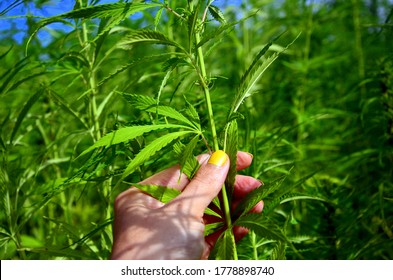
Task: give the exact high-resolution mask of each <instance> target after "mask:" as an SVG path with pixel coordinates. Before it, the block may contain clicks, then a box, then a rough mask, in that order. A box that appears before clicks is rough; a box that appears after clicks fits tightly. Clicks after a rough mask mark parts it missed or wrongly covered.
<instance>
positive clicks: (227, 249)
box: [215, 228, 236, 260]
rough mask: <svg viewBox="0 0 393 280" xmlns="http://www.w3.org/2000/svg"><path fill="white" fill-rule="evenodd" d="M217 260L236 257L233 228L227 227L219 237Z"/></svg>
mask: <svg viewBox="0 0 393 280" xmlns="http://www.w3.org/2000/svg"><path fill="white" fill-rule="evenodd" d="M215 246H217V254H216V256H215V258H216V260H233V259H234V258H235V248H236V243H235V236H234V235H233V231H232V228H229V229H226V230H225V231H224V232H223V234H221V236H220V237H219V238H218V240H217V243H216V245H215Z"/></svg>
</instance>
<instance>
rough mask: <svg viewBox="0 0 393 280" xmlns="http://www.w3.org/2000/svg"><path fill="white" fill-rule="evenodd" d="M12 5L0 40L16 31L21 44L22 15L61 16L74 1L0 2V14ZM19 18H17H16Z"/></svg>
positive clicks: (221, 1)
mask: <svg viewBox="0 0 393 280" xmlns="http://www.w3.org/2000/svg"><path fill="white" fill-rule="evenodd" d="M114 2H118V1H117V0H101V1H99V3H100V4H105V3H114ZM241 2H242V1H241V0H216V1H215V2H214V4H215V5H217V6H225V5H235V6H237V5H240V3H241ZM13 3H18V5H15V7H14V8H13V9H11V10H10V11H8V12H7V13H6V15H3V16H0V38H1V36H2V35H3V36H4V35H5V33H7V32H8V31H10V30H13V31H15V30H18V31H19V32H17V33H16V34H14V35H13V38H14V40H15V41H16V42H18V43H21V42H22V41H23V39H24V38H25V37H26V36H28V35H27V34H26V30H27V24H26V18H24V17H23V16H24V15H27V14H30V15H34V16H38V17H50V16H54V15H58V14H62V13H64V12H68V11H71V10H72V9H73V6H74V3H75V0H51V1H48V3H46V4H44V5H43V6H42V7H40V8H37V7H36V6H35V5H34V3H29V4H28V5H25V4H23V1H22V0H0V12H2V11H4V10H5V9H6V8H7V7H9V6H10V5H11V4H13ZM18 17H19V18H18ZM50 28H51V29H58V30H70V27H67V26H65V25H63V24H61V23H54V24H51V26H50ZM37 36H38V37H39V38H40V40H41V42H42V43H43V44H44V45H46V44H48V43H49V42H50V38H51V35H50V33H49V32H48V31H46V30H45V29H44V30H41V31H39V33H38V34H37Z"/></svg>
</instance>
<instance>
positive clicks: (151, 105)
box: [120, 93, 200, 130]
mask: <svg viewBox="0 0 393 280" xmlns="http://www.w3.org/2000/svg"><path fill="white" fill-rule="evenodd" d="M120 94H121V95H122V96H123V97H124V98H125V99H126V100H127V101H128V103H130V104H131V105H132V106H133V107H134V108H136V109H138V110H141V111H146V112H150V113H157V114H159V115H163V116H165V117H168V118H172V119H175V120H178V121H180V122H182V123H184V124H187V125H188V126H190V128H192V129H197V130H200V128H199V127H197V126H196V125H195V123H194V122H193V121H190V120H189V119H188V118H187V117H186V116H184V115H183V114H181V113H179V112H178V111H177V110H176V109H174V108H173V107H169V106H162V105H158V106H157V102H156V100H155V99H154V98H151V97H148V96H145V95H141V94H130V93H120Z"/></svg>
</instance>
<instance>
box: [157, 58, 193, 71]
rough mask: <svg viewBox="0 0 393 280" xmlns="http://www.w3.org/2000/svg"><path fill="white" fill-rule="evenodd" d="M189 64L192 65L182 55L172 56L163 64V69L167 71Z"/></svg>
mask: <svg viewBox="0 0 393 280" xmlns="http://www.w3.org/2000/svg"><path fill="white" fill-rule="evenodd" d="M184 65H189V66H192V65H191V64H190V63H189V62H188V61H187V60H185V59H184V58H182V57H178V56H176V57H171V58H169V59H168V60H166V61H165V62H164V63H163V64H162V71H164V72H166V71H168V70H169V69H172V70H173V69H175V68H176V67H179V66H184Z"/></svg>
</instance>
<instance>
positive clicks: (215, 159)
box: [208, 150, 227, 166]
mask: <svg viewBox="0 0 393 280" xmlns="http://www.w3.org/2000/svg"><path fill="white" fill-rule="evenodd" d="M226 161H227V154H226V153H225V152H224V151H221V150H218V151H215V152H214V153H213V154H212V155H211V157H210V159H209V161H208V163H211V164H214V165H217V166H224V164H225V162H226Z"/></svg>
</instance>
